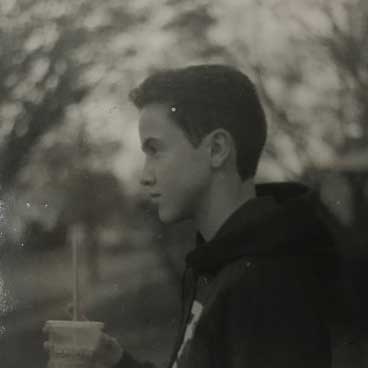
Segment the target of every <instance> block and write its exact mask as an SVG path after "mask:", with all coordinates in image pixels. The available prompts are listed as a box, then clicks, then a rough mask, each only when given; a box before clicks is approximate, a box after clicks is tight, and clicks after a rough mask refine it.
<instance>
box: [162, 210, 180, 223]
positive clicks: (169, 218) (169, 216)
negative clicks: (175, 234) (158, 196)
mask: <svg viewBox="0 0 368 368" xmlns="http://www.w3.org/2000/svg"><path fill="white" fill-rule="evenodd" d="M158 217H159V219H160V221H161V222H162V223H163V224H165V225H171V224H176V223H178V222H181V221H184V220H186V218H185V217H184V216H179V215H178V214H174V213H169V212H165V211H162V210H160V209H159V210H158Z"/></svg>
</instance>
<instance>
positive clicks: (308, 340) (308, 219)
mask: <svg viewBox="0 0 368 368" xmlns="http://www.w3.org/2000/svg"><path fill="white" fill-rule="evenodd" d="M321 208H322V207H321V206H320V203H319V202H318V199H317V198H316V197H315V195H314V194H313V193H312V192H311V191H309V190H308V189H307V188H306V187H304V186H302V185H299V184H289V183H285V184H263V185H259V186H257V198H255V199H252V200H250V201H248V202H246V203H245V204H244V205H242V206H241V207H240V208H239V209H237V210H236V211H235V212H234V213H233V214H232V215H231V216H230V217H229V218H228V219H227V220H226V222H225V224H224V225H223V226H222V227H221V228H220V229H219V231H218V232H217V234H216V235H215V237H214V238H213V239H212V240H211V241H210V242H208V243H206V242H204V240H203V238H202V237H201V236H200V235H199V234H198V235H197V247H196V248H195V250H194V251H192V252H191V253H189V254H188V256H187V259H186V263H187V269H186V271H185V274H184V279H183V280H184V281H183V318H182V324H181V327H180V330H179V334H178V339H177V344H176V346H175V349H174V352H173V354H172V358H171V362H170V364H169V366H170V367H171V366H173V365H175V366H176V367H178V368H189V367H190V368H197V367H198V368H199V367H200V368H207V367H211V368H216V367H229V368H240V367H246V368H266V367H273V368H279V367H280V368H281V367H282V368H285V367H298V368H304V367H305V368H306V367H308V368H312V367H313V368H322V367H323V368H329V367H331V338H330V324H331V319H332V315H333V313H332V311H331V304H332V303H333V295H332V294H331V293H330V290H331V288H330V286H331V285H333V283H334V281H335V279H336V276H337V273H338V259H337V256H336V252H335V250H334V245H333V241H332V237H331V235H330V233H329V232H328V231H327V227H326V224H325V219H324V215H323V212H321V211H320V210H321ZM194 300H196V301H199V302H200V304H201V305H202V306H203V309H202V310H201V315H200V318H199V319H198V322H197V324H196V326H195V329H192V331H191V333H190V336H189V339H187V341H186V344H185V346H184V349H183V346H182V345H183V344H182V343H183V339H184V336H185V335H186V333H185V332H186V326H187V325H188V323H189V322H190V320H191V309H192V305H193V301H194ZM179 351H180V358H177V356H178V352H179ZM134 366H137V367H139V366H141V365H140V364H138V363H137V362H135V361H134V360H133V359H132V358H131V357H130V356H129V355H128V354H126V355H125V356H124V357H123V359H122V362H121V367H134ZM147 366H148V365H147Z"/></svg>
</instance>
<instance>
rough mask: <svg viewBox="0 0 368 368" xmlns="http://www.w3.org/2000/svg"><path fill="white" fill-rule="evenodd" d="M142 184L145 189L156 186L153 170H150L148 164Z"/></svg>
mask: <svg viewBox="0 0 368 368" xmlns="http://www.w3.org/2000/svg"><path fill="white" fill-rule="evenodd" d="M140 183H141V185H143V186H144V187H147V186H152V185H153V184H155V176H154V175H153V172H152V170H149V168H148V166H147V164H145V165H144V168H143V170H142V174H141V178H140Z"/></svg>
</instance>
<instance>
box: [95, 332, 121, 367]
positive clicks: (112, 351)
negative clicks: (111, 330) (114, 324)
mask: <svg viewBox="0 0 368 368" xmlns="http://www.w3.org/2000/svg"><path fill="white" fill-rule="evenodd" d="M122 355H123V349H122V348H121V346H120V344H119V343H118V341H117V340H116V339H115V338H114V337H111V336H109V335H107V334H105V333H102V335H101V337H100V339H99V341H98V344H97V346H96V349H95V352H94V354H93V359H92V361H93V368H111V367H113V366H114V365H115V364H117V363H118V362H119V360H120V359H121V357H122Z"/></svg>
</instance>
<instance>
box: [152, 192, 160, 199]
mask: <svg viewBox="0 0 368 368" xmlns="http://www.w3.org/2000/svg"><path fill="white" fill-rule="evenodd" d="M150 197H151V199H153V200H154V199H157V198H160V197H161V194H160V193H150Z"/></svg>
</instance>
